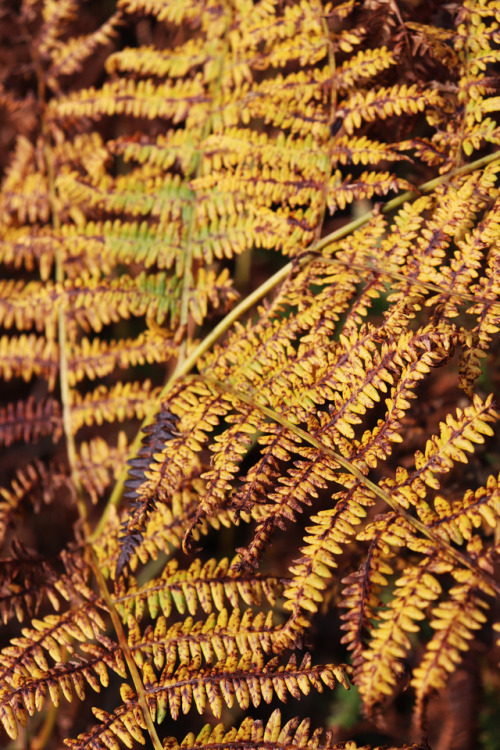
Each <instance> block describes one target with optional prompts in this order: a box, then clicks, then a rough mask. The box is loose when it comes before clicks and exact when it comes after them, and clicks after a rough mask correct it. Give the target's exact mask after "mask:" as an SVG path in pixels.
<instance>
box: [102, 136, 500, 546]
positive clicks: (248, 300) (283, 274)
mask: <svg viewBox="0 0 500 750" xmlns="http://www.w3.org/2000/svg"><path fill="white" fill-rule="evenodd" d="M499 160H500V150H498V151H494V152H493V153H492V154H488V156H483V157H482V158H481V159H476V161H473V162H471V163H470V164H466V165H464V166H463V167H460V168H459V169H455V170H453V171H452V172H447V173H446V174H444V175H440V176H439V177H436V178H434V179H432V180H429V181H428V182H425V183H424V184H423V185H421V186H420V187H419V188H418V189H415V190H412V191H407V192H405V193H403V194H402V195H399V196H396V197H395V198H393V199H392V200H390V201H388V202H387V203H386V204H384V205H383V206H382V208H379V207H376V208H374V209H372V210H371V211H368V212H366V213H365V214H363V215H362V216H360V217H359V218H357V219H354V220H353V221H350V222H349V223H348V224H345V225H344V226H343V227H340V228H339V229H336V230H335V231H334V232H331V233H330V234H328V235H326V236H325V237H323V238H322V239H321V240H319V241H318V242H316V243H314V244H313V245H311V247H310V248H308V249H307V250H306V251H305V252H304V254H303V255H302V256H301V257H300V259H299V260H300V261H301V262H302V261H303V259H307V258H308V257H309V256H310V254H311V253H319V252H320V251H321V250H323V249H324V248H325V247H328V246H329V245H331V244H332V243H334V242H337V241H338V240H341V239H343V238H344V237H346V236H347V235H348V234H350V233H351V232H354V231H355V230H356V229H359V228H360V227H362V226H364V225H365V224H367V223H368V222H369V221H370V219H371V218H372V217H373V216H375V215H376V213H377V212H378V211H381V212H382V213H383V214H387V213H390V212H391V211H394V210H395V209H397V208H399V207H400V206H402V205H403V203H405V202H406V201H409V200H413V199H415V198H418V197H419V196H420V195H422V194H424V193H429V192H431V191H432V190H434V189H435V188H436V187H438V186H439V185H442V184H444V183H446V182H447V181H448V180H450V179H451V178H452V177H458V176H460V175H462V174H467V173H468V172H473V171H474V170H475V169H481V168H482V167H485V166H487V165H488V164H491V163H492V162H495V161H499ZM293 269H294V261H291V262H290V263H287V264H286V265H284V266H283V268H280V269H279V271H276V273H275V274H274V275H273V276H270V278H268V279H267V280H266V281H264V283H263V284H261V285H260V286H259V287H258V288H257V289H255V290H254V291H253V292H252V293H251V294H249V295H248V296H247V297H245V299H243V300H241V302H240V303H239V304H238V305H236V307H234V308H233V309H232V310H231V311H230V312H229V313H228V314H227V315H226V316H225V317H224V318H223V319H222V320H221V321H220V322H219V323H218V324H217V325H216V326H215V327H214V328H213V329H212V331H210V333H209V334H208V335H207V336H205V338H204V339H203V340H202V341H200V343H199V344H198V346H197V347H196V348H195V349H194V350H193V351H192V352H191V354H190V355H188V356H187V357H186V359H184V360H183V361H182V362H181V363H180V364H179V366H178V367H177V368H176V369H175V372H174V373H173V375H172V376H171V377H170V378H169V380H168V381H167V382H166V383H165V385H164V386H163V389H162V391H161V393H160V396H159V399H158V405H155V406H154V407H153V408H152V409H151V411H150V412H149V414H148V415H147V417H146V418H145V419H144V421H143V423H142V425H141V427H140V428H139V431H138V433H137V435H136V437H135V438H134V440H133V441H132V443H131V445H130V452H129V456H130V457H131V458H132V457H133V456H135V455H136V453H137V451H138V450H139V448H140V446H141V443H142V438H143V430H144V428H145V427H147V426H148V425H150V424H151V423H152V422H153V421H154V418H155V416H156V414H157V412H158V410H159V407H160V402H161V400H162V399H163V398H165V396H166V395H167V393H168V392H169V391H170V390H171V388H172V387H173V386H174V384H175V383H176V382H177V380H179V379H180V378H183V377H185V376H186V375H187V374H188V373H190V371H191V370H192V369H193V368H194V367H195V366H196V364H197V363H198V361H199V359H200V358H201V357H202V356H203V355H204V354H205V352H207V351H208V350H209V349H210V347H211V346H213V344H215V342H216V341H217V340H218V339H219V338H220V337H221V336H222V335H223V334H224V333H226V332H227V331H228V330H229V329H230V328H231V326H232V325H233V323H235V322H236V321H237V320H238V319H239V318H241V317H242V316H243V315H244V314H245V313H246V312H248V311H249V310H250V309H251V308H252V307H253V306H254V305H256V304H257V302H259V300H261V299H262V298H263V297H265V296H266V294H268V293H269V292H271V291H272V290H273V289H274V288H275V287H276V286H278V284H280V283H282V282H284V281H285V280H286V278H287V277H288V276H289V275H290V273H291V272H292V271H293ZM385 273H386V274H388V275H390V272H389V271H386V272H385ZM475 301H476V302H477V299H475ZM127 476H128V465H127V464H126V465H125V466H124V468H123V469H122V471H121V474H120V476H119V478H118V480H117V482H116V484H115V486H114V489H113V492H112V493H111V496H110V498H109V500H108V503H107V505H106V507H105V508H104V510H103V513H102V515H101V518H100V521H99V523H98V524H97V526H96V528H95V530H94V532H93V534H92V536H91V539H92V540H94V539H95V538H96V537H97V536H99V534H101V533H102V531H103V530H104V528H105V526H106V523H107V518H108V514H109V511H110V510H111V508H112V507H117V506H118V505H119V503H120V500H121V496H122V493H123V487H124V484H125V481H126V479H127Z"/></svg>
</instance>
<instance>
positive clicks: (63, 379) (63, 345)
mask: <svg viewBox="0 0 500 750" xmlns="http://www.w3.org/2000/svg"><path fill="white" fill-rule="evenodd" d="M31 56H32V61H33V67H34V69H35V73H36V76H37V84H38V102H39V106H40V110H41V116H40V129H41V133H42V137H43V154H44V159H45V167H46V170H47V191H48V200H49V205H50V213H51V221H52V228H53V229H54V232H55V233H56V234H60V232H61V217H60V214H59V205H58V201H57V192H56V180H55V169H54V157H53V153H52V148H51V140H52V139H51V133H50V128H49V125H48V123H47V118H46V104H45V98H46V88H45V77H44V73H43V67H42V64H41V61H40V58H39V55H38V50H37V48H36V46H35V45H33V46H32V48H31ZM55 280H56V283H57V284H59V285H60V287H61V292H62V291H63V283H64V264H63V256H62V251H61V249H60V248H57V250H56V252H55ZM67 340H68V335H67V326H66V309H65V305H61V307H60V308H59V310H58V313H57V342H58V348H59V387H60V389H61V404H62V416H63V429H64V437H65V443H66V453H67V456H68V463H69V467H70V471H71V478H72V480H73V485H74V489H75V497H76V506H77V510H78V515H79V517H80V522H81V524H82V528H83V531H84V536H85V538H86V539H88V537H89V536H90V533H91V528H90V525H89V523H88V513H87V506H86V503H85V499H84V495H83V487H82V484H81V481H80V475H79V472H78V461H77V451H76V445H75V438H74V435H73V430H72V427H71V394H70V388H69V377H68V353H67Z"/></svg>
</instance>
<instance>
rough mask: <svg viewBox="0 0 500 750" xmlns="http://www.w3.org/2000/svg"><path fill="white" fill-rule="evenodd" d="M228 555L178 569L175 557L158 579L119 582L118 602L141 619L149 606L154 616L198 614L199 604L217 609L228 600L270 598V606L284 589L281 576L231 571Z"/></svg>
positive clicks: (123, 612)
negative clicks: (184, 568) (173, 612)
mask: <svg viewBox="0 0 500 750" xmlns="http://www.w3.org/2000/svg"><path fill="white" fill-rule="evenodd" d="M231 565H232V564H231V563H230V561H229V560H228V559H227V558H224V559H222V560H220V561H218V562H217V561H216V560H209V561H208V562H207V563H205V564H204V565H202V564H201V562H200V561H199V560H196V561H195V562H194V563H193V564H192V565H191V566H190V567H189V568H188V569H187V570H183V569H179V566H178V563H177V562H176V561H175V560H172V561H170V562H169V563H167V565H166V566H165V568H164V570H163V572H162V575H161V577H160V578H159V579H153V580H151V581H150V582H148V583H146V584H144V585H143V586H141V587H139V588H138V587H137V585H136V583H135V582H134V579H132V580H129V581H128V582H127V584H126V588H125V586H124V584H122V583H120V584H119V586H120V587H119V588H118V589H117V596H116V606H117V608H118V610H119V612H120V613H121V615H122V618H123V619H124V620H125V619H126V617H127V616H128V615H130V614H131V613H133V614H134V616H135V618H136V619H137V620H140V619H141V617H142V614H143V612H144V611H145V609H146V607H147V609H148V611H149V613H150V616H151V617H156V616H157V615H158V612H160V611H161V612H162V614H163V615H164V616H165V617H169V616H170V615H171V613H172V611H174V610H176V611H177V612H179V613H180V614H185V613H186V612H189V614H191V615H195V614H196V612H197V611H198V607H201V609H202V611H203V612H205V613H206V614H211V613H212V612H213V611H214V609H216V610H218V611H221V610H223V609H224V608H225V606H226V602H229V604H230V605H231V606H232V607H233V608H236V607H238V606H239V604H240V602H241V601H242V602H244V604H246V605H247V606H252V605H255V606H262V605H263V603H264V602H265V601H267V602H268V603H269V604H270V605H271V606H272V605H274V604H275V603H276V600H277V598H278V596H279V594H280V592H281V588H282V584H281V581H280V579H279V578H278V577H277V576H274V575H264V574H259V573H248V574H245V573H240V574H238V575H234V574H233V573H232V572H231Z"/></svg>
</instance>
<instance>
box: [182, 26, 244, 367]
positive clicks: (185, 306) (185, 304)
mask: <svg viewBox="0 0 500 750" xmlns="http://www.w3.org/2000/svg"><path fill="white" fill-rule="evenodd" d="M229 13H230V12H229V11H228V15H229ZM230 25H231V23H230V19H229V18H227V23H226V26H225V29H224V38H223V39H224V41H223V49H222V52H221V54H220V55H219V66H218V70H217V76H216V77H215V79H214V80H213V81H212V82H211V85H210V100H211V105H212V106H211V109H212V111H211V112H210V114H209V115H208V117H207V118H206V120H205V122H204V125H203V129H202V132H201V138H200V148H199V149H198V151H197V153H196V159H195V162H194V164H193V165H192V167H191V170H190V173H189V174H188V175H186V177H187V178H188V179H189V180H190V179H193V178H196V177H198V176H199V174H200V169H201V165H202V162H203V143H204V142H205V140H206V139H207V138H208V136H209V134H210V132H211V130H212V127H213V102H214V100H215V99H216V97H217V94H218V93H219V92H220V89H221V85H222V71H223V69H224V60H225V58H226V55H227V53H228V50H229V41H228V33H229V29H230ZM217 41H218V39H216V40H214V42H213V44H214V46H215V45H216V43H217ZM192 193H193V195H192V198H191V207H190V216H189V226H188V231H187V241H186V249H185V251H184V278H183V287H182V298H181V309H180V323H179V327H180V329H181V330H183V329H184V330H185V331H186V335H185V336H184V337H183V341H182V343H181V345H180V347H179V355H178V361H177V367H181V366H182V362H183V360H184V358H185V352H186V348H187V346H188V344H189V334H188V324H189V297H190V293H191V288H192V283H193V269H192V266H193V236H194V229H195V224H196V204H197V197H196V191H194V190H192ZM176 369H177V368H176Z"/></svg>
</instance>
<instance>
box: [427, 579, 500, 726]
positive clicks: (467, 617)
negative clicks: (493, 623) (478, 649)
mask: <svg viewBox="0 0 500 750" xmlns="http://www.w3.org/2000/svg"><path fill="white" fill-rule="evenodd" d="M487 606H488V605H487V604H486V603H485V601H484V599H482V598H481V596H480V593H479V592H478V590H477V587H476V586H475V585H474V584H470V583H462V584H458V585H456V586H453V587H452V588H451V589H450V591H449V592H448V599H447V600H446V601H444V602H440V603H439V604H438V605H437V607H435V608H434V609H433V612H432V618H431V619H430V626H431V627H432V628H433V629H434V631H435V632H434V634H433V636H432V638H431V639H430V641H429V642H428V643H427V646H426V650H425V653H424V655H423V656H422V659H421V660H420V663H419V664H418V665H417V666H416V667H415V669H414V670H413V679H412V686H413V687H414V689H415V692H416V699H417V705H416V712H415V715H416V719H417V721H418V722H419V723H421V722H422V719H423V714H424V709H425V704H426V702H427V700H428V699H429V696H430V695H431V694H432V692H433V691H435V690H439V689H441V688H442V687H443V686H444V685H445V684H446V678H447V677H448V674H449V673H451V672H454V671H455V669H456V668H457V667H458V665H459V664H460V662H461V660H462V658H463V652H465V651H467V650H468V649H469V646H470V642H471V640H472V638H473V636H474V633H473V631H476V630H479V629H480V628H481V627H483V625H484V623H485V622H486V620H487V616H486V614H485V612H484V609H486V608H487Z"/></svg>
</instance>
